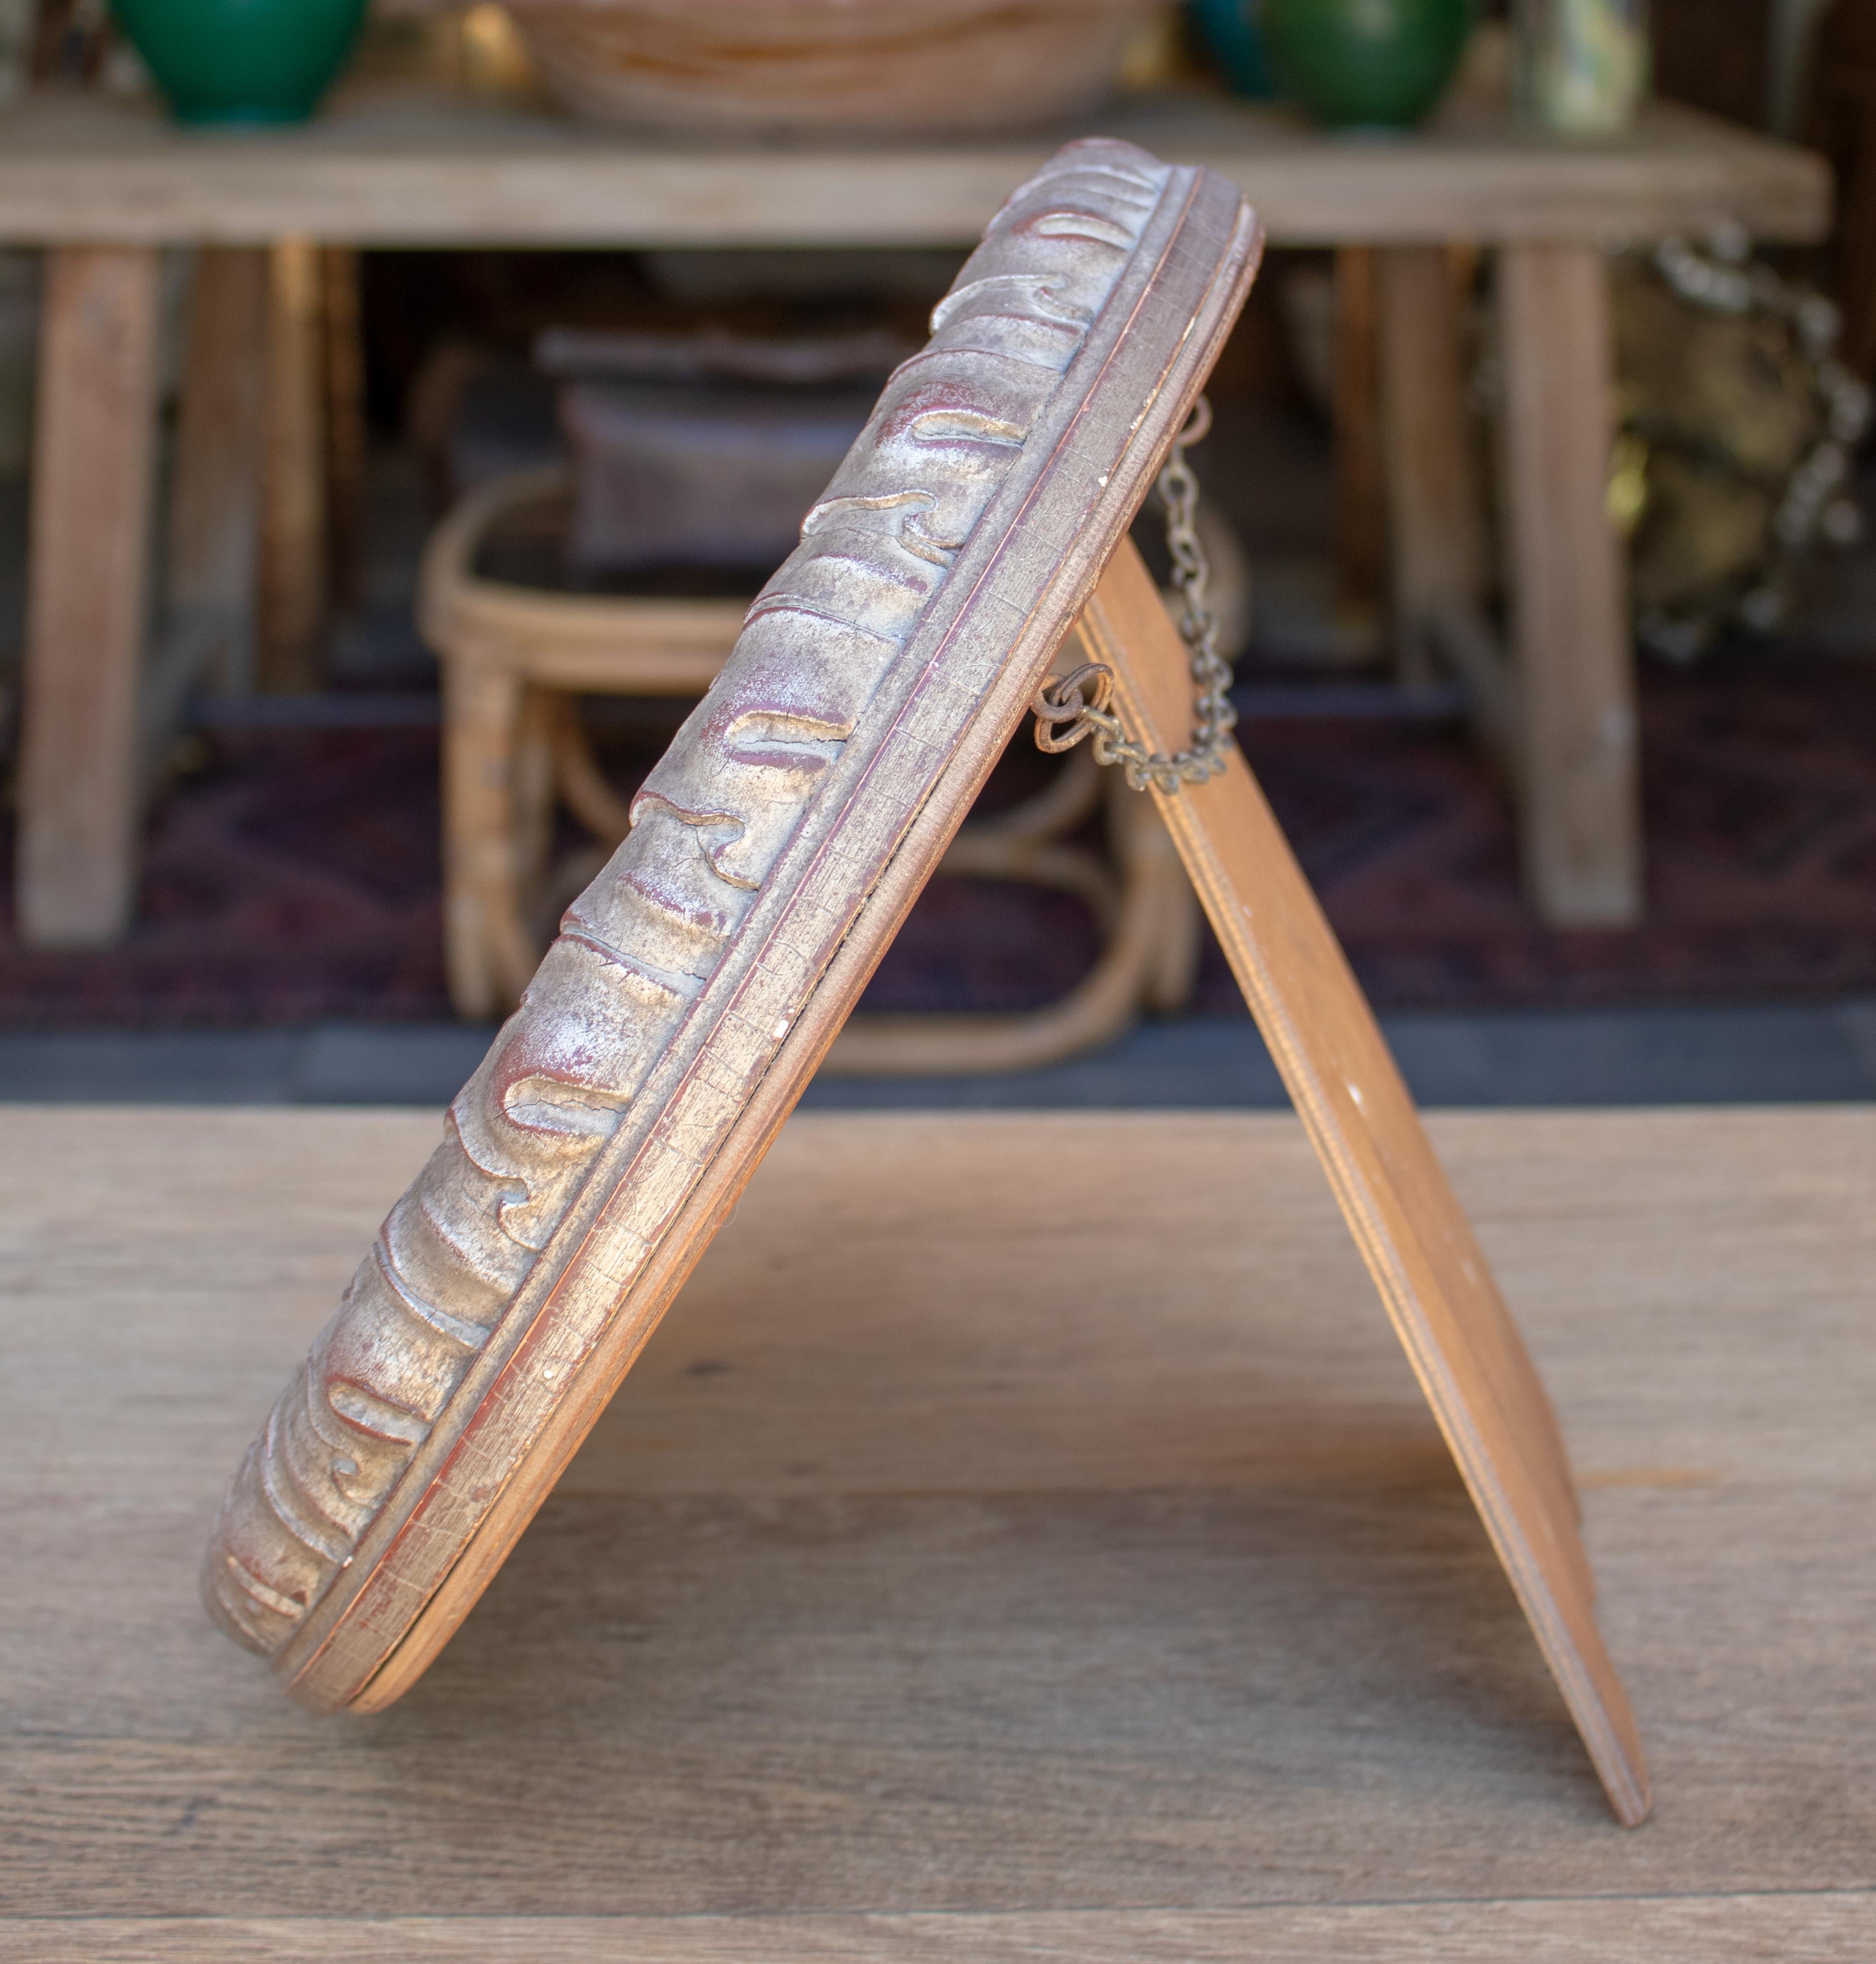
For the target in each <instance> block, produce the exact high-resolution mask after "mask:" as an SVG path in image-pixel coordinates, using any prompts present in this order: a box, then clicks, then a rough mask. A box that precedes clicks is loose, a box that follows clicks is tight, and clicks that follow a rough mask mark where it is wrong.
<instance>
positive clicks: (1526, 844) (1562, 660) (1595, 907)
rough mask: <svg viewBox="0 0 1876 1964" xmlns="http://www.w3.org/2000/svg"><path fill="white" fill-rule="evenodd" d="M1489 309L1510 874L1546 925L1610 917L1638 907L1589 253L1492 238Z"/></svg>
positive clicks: (1633, 780) (1602, 368)
mask: <svg viewBox="0 0 1876 1964" xmlns="http://www.w3.org/2000/svg"><path fill="white" fill-rule="evenodd" d="M1499 316H1500V323H1501V326H1502V342H1503V354H1504V364H1505V416H1504V448H1505V470H1504V486H1505V502H1506V550H1507V554H1508V557H1509V568H1508V570H1509V585H1510V589H1511V609H1512V647H1513V653H1514V657H1515V669H1516V682H1517V698H1516V700H1517V713H1518V719H1519V724H1520V736H1519V743H1518V749H1519V772H1518V776H1519V781H1520V782H1519V795H1520V801H1521V803H1522V813H1521V823H1520V828H1519V830H1520V833H1521V841H1520V842H1521V846H1522V856H1523V860H1524V868H1525V884H1526V886H1527V887H1528V890H1529V891H1530V893H1531V897H1532V898H1533V899H1534V900H1535V902H1536V903H1537V905H1538V910H1539V911H1540V912H1541V913H1542V914H1543V916H1544V919H1546V920H1547V921H1549V922H1550V923H1552V924H1553V925H1554V926H1558V927H1618V926H1626V925H1627V924H1629V923H1632V922H1634V921H1635V920H1637V919H1640V914H1641V907H1642V888H1641V836H1640V824H1641V821H1640V786H1639V783H1638V771H1637V753H1636V736H1635V706H1634V662H1633V655H1632V643H1631V637H1630V633H1629V625H1628V610H1627V595H1626V590H1625V589H1626V580H1625V577H1624V569H1623V565H1622V556H1621V545H1620V543H1619V541H1618V539H1617V538H1616V536H1615V531H1614V530H1613V528H1611V525H1610V524H1609V521H1608V515H1607V511H1606V507H1605V496H1606V487H1607V484H1608V468H1609V446H1610V441H1611V436H1612V435H1613V429H1614V419H1615V403H1614V390H1613V387H1612V383H1611V374H1610V367H1611V347H1612V343H1611V329H1610V318H1609V292H1608V274H1607V272H1606V271H1605V267H1604V265H1603V260H1602V254H1601V253H1600V252H1599V251H1598V250H1597V249H1595V247H1594V246H1576V245H1537V246H1508V247H1506V249H1504V251H1503V252H1502V254H1501V255H1500V257H1499Z"/></svg>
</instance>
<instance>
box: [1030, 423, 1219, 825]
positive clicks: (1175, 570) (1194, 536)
mask: <svg viewBox="0 0 1876 1964" xmlns="http://www.w3.org/2000/svg"><path fill="white" fill-rule="evenodd" d="M1210 429H1211V403H1208V402H1207V400H1205V398H1204V396H1200V397H1199V399H1198V401H1197V402H1196V403H1194V404H1193V405H1192V413H1191V416H1190V417H1189V418H1188V419H1187V422H1186V425H1185V428H1183V429H1182V430H1181V431H1180V432H1179V435H1177V436H1176V437H1175V438H1173V440H1172V451H1171V453H1170V454H1169V455H1168V457H1167V458H1166V467H1165V468H1164V469H1163V470H1162V471H1161V472H1160V473H1159V485H1158V487H1157V488H1158V490H1159V502H1160V505H1161V506H1162V508H1163V509H1164V510H1165V512H1166V545H1167V548H1168V550H1169V551H1170V552H1171V554H1172V584H1173V586H1174V588H1175V590H1176V591H1177V592H1178V594H1179V637H1180V639H1181V640H1183V641H1184V642H1185V645H1186V647H1187V648H1188V650H1190V651H1191V658H1192V660H1191V673H1192V680H1193V682H1195V683H1196V684H1197V685H1198V694H1197V695H1196V696H1195V698H1194V700H1193V704H1192V734H1191V740H1190V741H1189V742H1188V743H1187V745H1186V746H1185V749H1182V750H1175V751H1174V752H1173V753H1172V755H1171V756H1166V755H1164V754H1162V753H1158V752H1155V751H1152V750H1149V749H1147V748H1146V745H1145V744H1143V743H1135V742H1134V740H1132V738H1130V736H1127V733H1126V732H1125V731H1124V730H1123V729H1122V728H1121V719H1120V718H1119V717H1118V716H1116V715H1115V714H1114V712H1113V711H1112V710H1111V708H1109V707H1108V704H1110V703H1111V701H1112V700H1113V698H1114V671H1113V670H1112V669H1110V668H1108V667H1107V666H1105V664H1104V663H1100V662H1089V663H1086V664H1085V665H1084V666H1082V667H1081V668H1078V669H1076V670H1075V671H1074V672H1073V674H1071V675H1066V676H1059V677H1057V678H1056V679H1054V680H1053V681H1051V682H1044V684H1043V685H1042V686H1041V688H1039V689H1037V692H1036V696H1035V700H1034V702H1032V703H1031V704H1030V708H1031V709H1032V710H1033V711H1034V713H1035V718H1036V747H1037V749H1041V750H1047V751H1048V752H1050V753H1051V754H1053V753H1057V752H1060V751H1063V750H1072V749H1074V747H1075V746H1076V744H1077V743H1080V742H1081V741H1082V739H1083V738H1084V737H1092V739H1093V740H1094V753H1095V762H1096V763H1097V764H1118V765H1120V766H1121V769H1122V770H1123V771H1124V772H1125V773H1126V775H1127V783H1128V784H1129V785H1130V786H1132V788H1134V790H1135V791H1145V790H1146V788H1148V787H1149V786H1151V787H1152V788H1153V789H1154V790H1155V791H1162V792H1165V793H1166V794H1167V795H1168V796H1170V795H1171V794H1172V793H1174V792H1175V791H1178V789H1179V787H1180V785H1198V784H1203V783H1204V781H1205V780H1206V779H1207V778H1213V777H1216V776H1217V775H1218V773H1219V772H1220V771H1222V770H1223V769H1224V767H1225V759H1226V757H1227V756H1228V755H1229V754H1230V746H1231V732H1232V730H1233V727H1234V726H1235V725H1236V722H1237V720H1238V714H1237V711H1236V710H1235V709H1233V708H1232V706H1231V698H1230V695H1229V694H1228V693H1227V692H1228V691H1229V690H1230V687H1231V665H1230V663H1228V662H1227V661H1226V660H1225V659H1224V657H1223V656H1222V655H1220V653H1219V652H1218V623H1217V620H1216V619H1215V618H1214V617H1213V615H1212V611H1211V606H1210V605H1209V603H1208V601H1207V593H1206V589H1207V586H1208V585H1209V583H1210V581H1211V567H1210V566H1208V565H1207V563H1206V560H1205V549H1204V547H1203V546H1202V545H1201V544H1199V540H1198V522H1197V521H1198V479H1197V478H1195V477H1194V476H1193V475H1192V468H1191V465H1190V464H1188V463H1187V462H1186V461H1185V452H1186V449H1187V447H1188V445H1189V444H1195V443H1197V442H1198V441H1200V440H1201V438H1203V437H1204V435H1206V433H1207V432H1208V431H1209V430H1210Z"/></svg>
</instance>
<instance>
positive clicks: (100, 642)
mask: <svg viewBox="0 0 1876 1964" xmlns="http://www.w3.org/2000/svg"><path fill="white" fill-rule="evenodd" d="M157 316H158V306H157V255H156V252H155V251H154V250H153V249H151V248H149V247H146V246H65V247H60V248H58V249H55V250H53V251H50V252H47V254H46V279H45V297H44V301H43V316H42V322H41V327H40V369H39V395H38V409H37V428H36V431H35V433H34V454H33V508H32V539H31V544H30V599H29V602H28V606H27V635H26V659H25V673H24V703H23V727H22V729H21V748H20V778H19V803H20V824H19V846H18V913H19V928H20V932H21V935H22V936H23V937H24V939H26V940H27V942H30V943H31V944H32V945H34V946H36V947H41V948H53V947H66V948H79V947H96V946H101V945H107V944H108V943H110V942H114V941H116V940H117V939H120V937H121V936H122V935H123V932H124V931H125V930H126V929H127V927H128V926H129V925H130V912H131V907H132V904H133V897H134V893H135V888H136V820H137V806H138V788H139V785H138V781H139V764H140V756H139V750H140V745H139V727H138V699H139V685H140V681H141V669H142V659H143V637H144V627H145V613H146V602H147V592H148V579H149V518H150V493H151V471H152V464H153V461H154V454H155V446H156V415H155V400H154V398H155V383H156V329H157Z"/></svg>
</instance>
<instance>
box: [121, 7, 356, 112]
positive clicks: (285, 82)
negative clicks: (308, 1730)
mask: <svg viewBox="0 0 1876 1964" xmlns="http://www.w3.org/2000/svg"><path fill="white" fill-rule="evenodd" d="M367 4H368V0H112V5H111V11H112V13H113V14H114V15H115V16H116V18H117V24H118V25H119V26H120V27H121V28H122V29H123V31H124V33H125V34H126V35H127V37H129V39H130V45H131V46H132V47H134V48H135V49H136V51H137V53H139V55H141V56H143V63H144V66H146V68H148V69H149V72H150V73H151V74H152V75H154V76H155V77H156V85H157V86H158V87H159V88H160V89H161V90H162V91H163V94H164V95H165V97H167V98H168V102H169V107H170V109H171V111H172V113H173V114H175V117H176V120H178V122H179V123H232V124H241V123H299V122H303V120H305V119H306V117H309V116H310V115H311V114H313V109H314V108H315V107H316V105H317V104H318V102H319V98H320V97H321V96H322V95H323V94H324V93H325V89H326V87H327V85H328V84H329V83H330V82H331V81H332V79H333V77H334V76H335V75H337V74H338V72H339V70H340V69H342V68H343V67H344V66H345V61H346V58H347V56H349V55H350V54H351V50H352V43H354V41H356V40H357V39H358V30H359V29H360V27H362V26H363V25H364V17H365V8H366V7H367Z"/></svg>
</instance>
